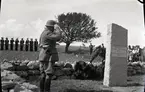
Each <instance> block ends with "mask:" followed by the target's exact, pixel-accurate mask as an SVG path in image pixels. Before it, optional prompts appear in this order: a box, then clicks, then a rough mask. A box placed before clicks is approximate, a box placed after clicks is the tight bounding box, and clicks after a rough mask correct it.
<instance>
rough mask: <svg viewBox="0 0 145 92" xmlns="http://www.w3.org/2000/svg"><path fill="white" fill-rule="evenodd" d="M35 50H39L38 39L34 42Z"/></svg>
mask: <svg viewBox="0 0 145 92" xmlns="http://www.w3.org/2000/svg"><path fill="white" fill-rule="evenodd" d="M34 50H35V51H37V50H38V41H37V39H35V41H34Z"/></svg>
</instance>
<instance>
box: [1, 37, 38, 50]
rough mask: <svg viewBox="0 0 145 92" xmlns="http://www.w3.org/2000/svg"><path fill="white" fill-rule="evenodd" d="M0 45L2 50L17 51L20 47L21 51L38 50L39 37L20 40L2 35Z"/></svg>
mask: <svg viewBox="0 0 145 92" xmlns="http://www.w3.org/2000/svg"><path fill="white" fill-rule="evenodd" d="M0 45H1V46H0V47H1V48H0V49H1V50H16V51H18V50H19V49H20V51H37V50H38V41H37V39H35V41H33V39H32V38H31V39H30V40H29V39H28V38H27V39H26V41H24V39H23V38H21V40H19V39H18V38H17V39H15V40H14V39H13V38H11V39H10V40H9V39H8V38H5V39H4V38H3V37H1V39H0ZM24 47H25V49H24Z"/></svg>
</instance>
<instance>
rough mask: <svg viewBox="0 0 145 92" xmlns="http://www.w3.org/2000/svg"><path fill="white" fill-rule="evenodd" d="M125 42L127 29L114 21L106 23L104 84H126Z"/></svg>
mask: <svg viewBox="0 0 145 92" xmlns="http://www.w3.org/2000/svg"><path fill="white" fill-rule="evenodd" d="M127 44H128V35H127V29H125V28H123V27H121V26H119V25H117V24H114V23H112V24H110V25H108V32H107V43H106V60H105V71H104V81H103V84H104V85H106V86H125V85H127Z"/></svg>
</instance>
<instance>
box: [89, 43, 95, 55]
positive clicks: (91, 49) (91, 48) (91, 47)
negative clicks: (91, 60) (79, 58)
mask: <svg viewBox="0 0 145 92" xmlns="http://www.w3.org/2000/svg"><path fill="white" fill-rule="evenodd" d="M93 47H94V46H93V45H92V43H90V45H89V49H90V55H91V54H92V52H93Z"/></svg>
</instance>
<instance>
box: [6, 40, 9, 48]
mask: <svg viewBox="0 0 145 92" xmlns="http://www.w3.org/2000/svg"><path fill="white" fill-rule="evenodd" d="M8 49H9V40H8V38H6V40H5V50H8Z"/></svg>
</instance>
